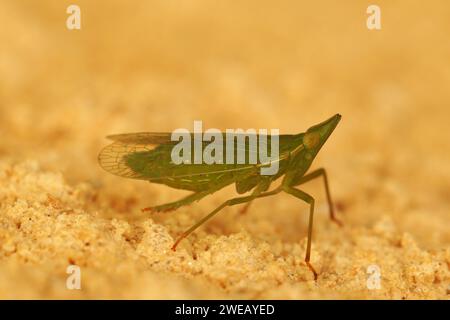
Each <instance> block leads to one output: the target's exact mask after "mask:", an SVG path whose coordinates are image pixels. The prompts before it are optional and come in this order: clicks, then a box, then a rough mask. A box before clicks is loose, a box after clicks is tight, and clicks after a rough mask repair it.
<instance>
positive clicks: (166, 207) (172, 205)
mask: <svg viewBox="0 0 450 320" xmlns="http://www.w3.org/2000/svg"><path fill="white" fill-rule="evenodd" d="M210 193H211V192H205V191H201V192H195V193H192V194H190V195H188V196H186V197H184V198H182V199H180V200H178V201H174V202H169V203H166V204H161V205H158V206H154V207H148V208H144V209H142V212H145V211H151V212H167V211H171V210H175V209H178V208H179V207H182V206H186V205H189V204H191V203H192V202H194V201H198V200H200V199H202V198H203V197H205V196H207V195H208V194H210Z"/></svg>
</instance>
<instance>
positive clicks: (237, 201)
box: [172, 188, 282, 251]
mask: <svg viewBox="0 0 450 320" xmlns="http://www.w3.org/2000/svg"><path fill="white" fill-rule="evenodd" d="M281 191H282V189H281V188H277V189H275V190H273V191H268V192H264V193H259V194H256V193H253V194H251V195H249V196H246V197H237V198H233V199H230V200H227V201H225V202H224V203H222V204H221V205H220V206H218V207H217V208H216V209H214V210H213V211H211V212H210V213H209V214H207V215H206V216H204V217H203V218H202V219H200V220H199V221H197V222H196V223H195V224H194V225H193V226H192V227H190V228H189V229H187V230H186V231H185V232H183V233H182V234H181V235H180V236H179V237H178V239H177V240H176V241H175V243H174V244H173V246H172V250H173V251H175V250H176V248H177V246H178V244H179V243H180V241H181V240H183V239H184V238H186V237H187V236H189V235H190V234H191V233H192V232H194V231H195V230H196V229H197V228H198V227H200V226H201V225H202V224H203V223H205V222H206V221H208V220H209V219H211V218H212V217H213V216H214V215H215V214H216V213H218V212H219V211H220V210H222V209H223V208H225V207H227V206H234V205H237V204H241V203H248V202H251V201H252V200H254V199H256V198H263V197H268V196H271V195H275V194H277V193H279V192H281Z"/></svg>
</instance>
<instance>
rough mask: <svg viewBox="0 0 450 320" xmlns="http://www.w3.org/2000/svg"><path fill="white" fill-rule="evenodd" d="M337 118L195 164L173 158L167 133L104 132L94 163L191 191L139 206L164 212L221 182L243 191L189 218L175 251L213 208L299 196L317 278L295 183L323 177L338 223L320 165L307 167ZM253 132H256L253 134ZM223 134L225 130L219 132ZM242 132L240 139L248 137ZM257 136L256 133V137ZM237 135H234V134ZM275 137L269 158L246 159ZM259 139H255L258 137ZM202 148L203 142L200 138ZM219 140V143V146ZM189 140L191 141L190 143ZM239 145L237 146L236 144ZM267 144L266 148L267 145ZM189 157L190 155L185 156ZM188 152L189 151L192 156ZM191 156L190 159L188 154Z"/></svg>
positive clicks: (306, 196) (300, 193) (307, 198)
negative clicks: (241, 156)
mask: <svg viewBox="0 0 450 320" xmlns="http://www.w3.org/2000/svg"><path fill="white" fill-rule="evenodd" d="M340 119H341V115H339V114H336V115H334V116H333V117H331V118H330V119H328V120H326V121H324V122H322V123H319V124H317V125H315V126H312V127H311V128H309V129H308V130H307V131H306V132H304V133H299V134H294V135H278V136H272V135H267V136H266V137H265V138H266V139H265V140H264V141H265V143H266V145H262V144H261V143H260V144H259V145H257V146H252V145H251V144H248V145H246V144H244V145H243V146H242V145H239V146H238V147H237V148H234V149H233V150H232V151H231V152H232V153H233V154H234V155H237V153H238V152H239V151H242V148H244V150H243V151H245V152H246V153H247V154H248V157H247V158H245V159H246V160H245V161H240V162H239V163H238V162H234V163H229V162H224V163H217V162H216V163H211V164H205V163H200V164H199V163H198V162H197V163H195V161H184V162H182V163H178V164H177V163H175V162H174V161H173V153H172V151H173V149H174V147H175V146H176V145H177V143H178V142H177V141H173V139H172V134H171V133H146V132H143V133H130V134H118V135H111V136H108V138H109V139H111V140H112V141H113V143H112V144H110V145H108V146H106V147H105V148H104V149H103V150H102V151H101V152H100V154H99V157H98V160H99V163H100V165H101V166H102V167H103V168H104V169H105V170H106V171H108V172H110V173H113V174H115V175H118V176H121V177H126V178H133V179H141V180H147V181H149V182H152V183H160V184H165V185H167V186H169V187H172V188H176V189H183V190H189V191H192V192H193V193H192V194H190V195H188V196H186V197H185V198H182V199H180V200H178V201H175V202H171V203H167V204H163V205H158V206H154V207H151V208H145V209H143V211H152V212H166V211H171V210H175V209H177V208H179V207H182V206H185V205H188V204H191V203H193V202H195V201H199V200H200V199H202V198H203V197H205V196H207V195H209V194H212V193H214V192H216V191H218V190H220V189H222V188H224V187H225V186H227V185H230V184H233V183H234V184H235V185H236V191H237V192H238V194H244V193H249V194H248V195H246V196H240V197H236V198H232V199H229V200H227V201H225V202H223V203H222V204H221V205H220V206H218V207H217V208H216V209H214V210H213V211H212V212H210V213H209V214H208V215H206V216H205V217H204V218H202V219H201V220H199V221H198V222H197V223H195V224H194V225H193V226H192V227H190V228H189V229H188V230H186V231H185V232H183V233H182V234H181V235H180V236H179V237H178V239H177V240H176V241H175V243H174V244H173V246H172V250H175V249H176V247H177V245H178V243H179V242H180V241H181V240H182V239H183V238H185V237H187V236H188V235H189V234H190V233H192V232H193V231H194V230H196V229H197V228H198V227H199V226H201V225H202V224H203V223H205V222H206V221H207V220H209V219H210V218H212V217H213V216H214V215H215V214H216V213H218V212H219V211H220V210H221V209H223V208H224V207H226V206H234V205H237V204H245V206H244V207H243V209H242V212H245V211H246V210H247V209H248V206H249V205H250V203H251V201H253V200H255V199H257V198H262V197H267V196H271V195H275V194H278V193H280V192H282V191H284V192H286V193H288V194H290V195H292V196H294V197H296V198H298V199H300V200H303V201H305V202H306V203H308V204H309V226H308V242H307V249H306V256H305V262H306V265H307V266H308V268H309V269H310V270H311V271H312V272H313V274H314V279H317V272H316V271H315V269H314V268H313V266H312V265H311V264H310V254H311V239H312V230H313V216H314V203H315V201H314V198H313V197H312V196H311V195H309V194H308V193H306V192H304V191H302V190H300V189H298V188H297V187H298V186H299V185H301V184H304V183H306V182H308V181H310V180H312V179H315V178H318V177H323V179H324V183H325V191H326V196H327V201H328V206H329V214H330V218H331V219H332V220H333V221H334V222H336V223H338V224H339V225H340V222H339V220H337V219H336V217H335V214H334V210H333V204H332V201H331V196H330V191H329V187H328V178H327V174H326V171H325V169H323V168H320V169H317V170H314V171H312V172H309V173H307V172H308V169H309V167H310V166H311V163H312V161H313V160H314V158H315V157H316V155H317V153H318V152H319V150H320V149H321V147H322V146H323V144H324V143H325V141H327V139H328V138H329V136H330V135H331V133H332V132H333V130H334V129H335V128H336V126H337V124H338V123H339V121H340ZM190 135H191V137H192V138H193V140H195V139H197V138H196V136H195V133H192V134H190ZM257 136H258V135H257ZM224 138H225V134H224ZM251 138H252V137H249V136H248V135H247V136H246V137H245V139H248V140H251ZM258 138H260V137H258ZM238 139H239V137H238ZM274 140H276V141H277V142H278V144H277V147H278V150H277V151H278V153H276V154H277V157H276V158H275V159H273V158H271V159H270V160H269V161H266V162H264V161H262V160H258V161H257V162H256V163H253V162H252V163H251V162H250V161H249V159H250V158H251V155H252V154H254V153H258V152H259V151H260V149H261V148H262V146H265V147H267V148H268V149H269V151H272V153H273V151H274V150H273V144H272V142H273V141H274ZM222 141H223V142H221V145H220V146H221V147H223V148H221V151H223V150H225V151H227V150H228V151H230V145H228V144H227V143H226V142H225V139H224V140H222ZM260 142H261V140H260ZM201 143H202V145H203V146H205V147H206V143H205V142H204V141H202V142H201ZM222 143H223V146H222ZM194 144H195V143H194ZM239 148H241V149H239ZM271 148H272V150H271ZM189 157H191V155H190V156H189ZM192 157H193V156H192ZM192 159H193V158H192ZM274 162H276V163H277V168H278V170H277V171H276V173H275V174H272V175H263V174H261V171H260V169H261V168H262V167H267V166H270V165H273V163H274ZM281 177H282V182H281V184H280V186H278V187H277V188H275V189H273V190H271V191H268V190H269V187H270V185H271V183H272V182H273V181H275V180H277V179H278V178H281Z"/></svg>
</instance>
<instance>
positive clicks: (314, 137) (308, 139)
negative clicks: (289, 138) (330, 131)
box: [303, 132, 320, 149]
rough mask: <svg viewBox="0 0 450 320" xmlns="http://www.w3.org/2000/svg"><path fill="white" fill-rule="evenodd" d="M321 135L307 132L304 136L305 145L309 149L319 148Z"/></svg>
mask: <svg viewBox="0 0 450 320" xmlns="http://www.w3.org/2000/svg"><path fill="white" fill-rule="evenodd" d="M319 141H320V135H319V133H318V132H307V133H305V135H304V136H303V144H304V145H305V147H306V148H308V149H313V148H315V147H317V146H318V144H319Z"/></svg>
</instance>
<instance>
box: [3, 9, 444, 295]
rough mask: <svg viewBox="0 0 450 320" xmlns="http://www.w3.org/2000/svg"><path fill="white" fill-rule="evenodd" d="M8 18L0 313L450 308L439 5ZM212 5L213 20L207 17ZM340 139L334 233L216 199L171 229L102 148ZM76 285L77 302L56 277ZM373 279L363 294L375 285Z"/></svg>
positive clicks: (301, 218)
mask: <svg viewBox="0 0 450 320" xmlns="http://www.w3.org/2000/svg"><path fill="white" fill-rule="evenodd" d="M77 3H78V4H79V5H80V7H81V10H82V29H81V30H79V31H69V30H67V29H66V28H65V19H66V17H67V14H66V13H65V10H66V7H67V5H68V4H69V3H65V2H64V1H62V2H58V4H55V2H54V1H40V2H39V4H37V2H35V1H20V2H17V1H2V2H1V3H0V21H1V22H2V28H0V43H1V50H0V135H1V139H0V298H163V299H166V298H262V299H266V298H275V299H310V298H312V299H317V298H361V299H379V298H387V299H448V298H449V292H450V288H449V285H450V272H449V268H450V246H449V244H450V227H449V225H450V214H449V210H450V191H449V190H450V140H449V139H448V123H449V121H448V120H449V117H450V111H449V106H450V90H449V83H450V62H449V59H448V57H449V56H450V42H449V41H448V34H449V31H450V19H449V18H448V12H450V4H449V3H448V2H447V1H433V2H432V3H429V4H425V3H424V2H423V1H395V3H393V2H392V1H378V3H379V5H380V6H381V8H382V19H383V20H382V23H383V24H382V28H383V29H382V30H381V31H368V30H367V28H366V27H365V18H366V14H365V10H366V7H365V5H364V4H361V3H360V2H359V1H351V2H348V3H346V5H345V6H344V5H342V6H338V4H337V3H336V2H334V1H316V2H315V3H316V4H314V5H312V4H306V3H305V4H301V3H299V2H298V1H283V2H281V3H280V4H279V6H278V7H272V6H271V5H270V3H269V2H267V3H266V2H265V1H243V2H242V1H240V2H239V4H238V3H237V2H236V3H234V2H221V4H220V5H217V4H213V2H211V1H195V2H192V1H177V2H176V3H174V2H173V1H171V2H167V1H154V2H142V1H131V2H128V5H127V6H123V5H121V3H123V2H121V1H99V2H95V4H93V3H92V1H77ZM214 3H215V2H214ZM338 112H339V113H341V114H342V115H343V119H342V121H341V123H340V124H339V126H338V128H337V129H336V131H335V133H334V134H333V136H332V137H331V138H330V140H329V141H328V142H327V144H326V145H325V146H324V148H323V149H322V151H321V153H320V154H319V157H318V158H317V159H316V161H315V163H314V165H313V166H314V168H318V167H321V166H323V167H325V168H326V169H327V170H328V174H329V179H330V185H331V191H332V195H333V197H334V199H335V201H336V204H337V208H338V216H339V218H340V219H341V220H342V221H343V222H344V227H342V228H339V227H338V226H337V225H335V224H333V223H332V222H331V221H330V220H329V219H328V216H327V207H326V202H325V194H324V190H323V185H322V183H321V182H320V181H314V182H311V183H308V184H307V185H305V187H304V190H305V191H307V192H309V193H311V194H313V195H314V196H315V197H316V200H317V211H316V219H315V228H314V240H313V248H312V259H311V262H312V264H313V265H314V266H315V267H316V269H317V270H318V272H319V278H318V280H317V282H315V281H314V280H313V277H312V274H311V273H310V272H309V270H308V268H307V267H306V265H305V263H304V262H303V258H304V253H305V246H306V227H307V213H308V207H307V205H306V204H304V203H302V202H299V201H297V200H295V199H292V198H290V197H289V196H288V195H278V196H276V197H273V198H268V199H261V200H259V201H257V202H255V203H254V205H253V206H252V207H251V209H250V210H249V212H248V213H247V214H246V215H241V214H239V208H238V207H234V208H228V209H225V210H223V212H222V213H221V214H219V215H218V216H217V217H216V218H214V219H213V220H211V221H210V222H208V223H207V224H205V225H204V226H202V227H201V228H200V229H199V230H198V231H197V232H196V233H195V234H193V235H192V236H191V237H189V238H188V239H186V240H184V241H183V242H182V243H181V244H180V246H179V249H178V250H177V251H176V252H172V251H170V246H171V244H172V243H173V240H174V239H175V238H176V237H177V236H178V235H179V234H180V233H181V232H182V231H183V230H184V229H186V228H187V227H189V226H190V225H191V224H192V223H193V222H194V221H195V220H196V219H199V218H200V217H202V216H203V215H205V214H206V213H208V212H209V211H210V210H212V209H213V208H214V207H215V206H217V205H219V204H220V203H221V202H222V201H224V200H226V199H229V198H231V197H232V196H233V195H234V194H235V193H234V187H229V188H226V189H224V190H222V191H220V192H218V193H216V194H214V195H212V196H209V197H207V198H205V199H204V200H202V201H201V202H199V203H196V204H194V205H192V206H189V207H184V208H180V209H179V210H177V211H176V212H172V213H167V214H150V215H142V214H141V213H140V208H142V207H146V206H150V205H156V204H162V203H165V202H168V201H173V200H176V199H178V198H180V197H181V196H183V195H185V194H186V192H182V191H177V190H173V189H170V188H167V187H165V186H158V185H151V184H149V183H146V182H143V181H134V180H127V179H122V178H119V177H115V176H112V175H110V174H108V173H106V172H104V171H103V170H102V169H101V168H100V167H99V166H98V163H97V154H98V152H99V150H100V149H101V147H102V146H104V145H106V144H107V140H106V139H104V136H105V135H107V134H111V133H123V132H136V131H171V130H173V129H175V128H192V121H193V120H196V119H197V120H203V122H204V127H205V128H219V129H225V128H267V129H270V128H279V129H280V131H281V132H282V133H297V132H301V131H304V130H305V129H306V128H308V127H309V126H310V125H312V124H315V123H318V122H320V121H322V120H324V119H326V118H328V117H329V116H331V115H333V114H335V113H338ZM69 265H77V266H79V267H80V270H81V290H68V289H67V288H66V279H67V277H68V276H69V275H68V274H67V273H66V268H67V267H68V266H69ZM372 265H375V266H377V267H378V268H379V270H380V277H381V278H380V285H381V288H379V289H369V288H368V286H367V281H368V279H369V280H370V279H372V278H370V275H369V274H368V273H367V270H368V268H369V267H370V266H372Z"/></svg>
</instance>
